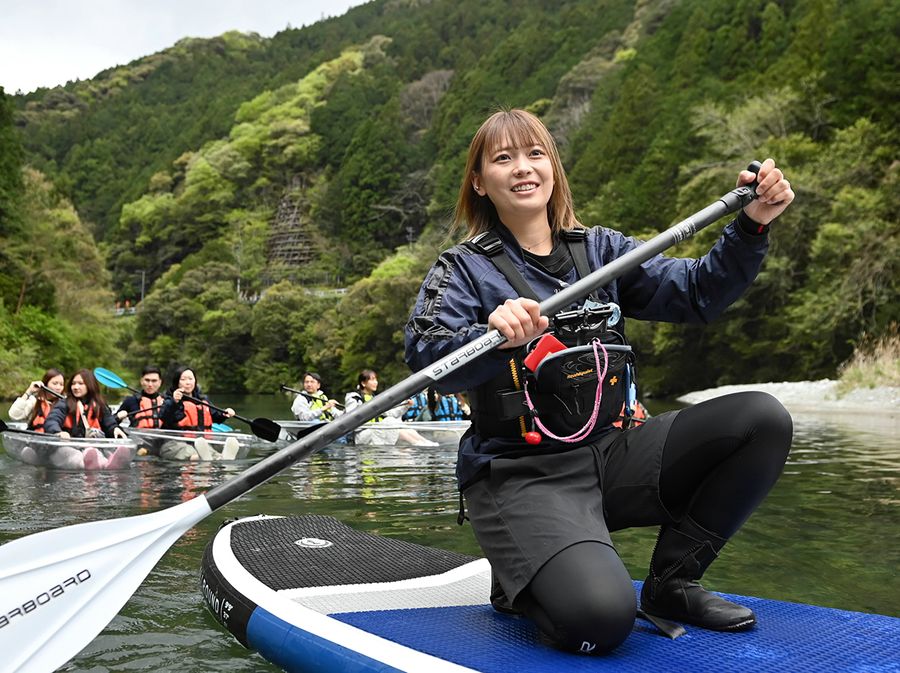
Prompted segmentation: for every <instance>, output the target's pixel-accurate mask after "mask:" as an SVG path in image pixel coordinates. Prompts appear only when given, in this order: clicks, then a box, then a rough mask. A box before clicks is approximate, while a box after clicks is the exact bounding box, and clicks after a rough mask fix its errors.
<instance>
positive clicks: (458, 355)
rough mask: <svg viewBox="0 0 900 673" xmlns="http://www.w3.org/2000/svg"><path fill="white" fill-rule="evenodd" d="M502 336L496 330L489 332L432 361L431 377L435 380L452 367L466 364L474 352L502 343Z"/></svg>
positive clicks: (450, 370)
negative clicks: (437, 360)
mask: <svg viewBox="0 0 900 673" xmlns="http://www.w3.org/2000/svg"><path fill="white" fill-rule="evenodd" d="M503 341H504V337H503V336H502V335H501V334H499V333H498V332H489V333H488V334H485V335H484V336H483V337H482V338H480V339H478V340H477V341H473V342H472V343H470V344H469V345H468V346H465V347H464V348H461V349H460V350H459V351H457V352H455V353H452V354H451V355H449V356H447V357H446V358H444V359H443V360H441V361H439V362H436V363H434V364H433V365H432V366H431V378H432V379H434V380H437V379H439V378H442V377H444V376H446V375H447V374H449V373H450V372H452V371H453V370H454V369H457V368H459V367H460V366H462V365H464V364H466V363H467V362H468V361H469V358H471V357H472V356H473V355H475V354H476V353H480V352H481V351H483V350H484V349H485V348H488V349H490V348H493V347H494V346H497V345H499V344H501V343H503Z"/></svg>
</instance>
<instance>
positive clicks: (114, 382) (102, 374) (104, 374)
mask: <svg viewBox="0 0 900 673" xmlns="http://www.w3.org/2000/svg"><path fill="white" fill-rule="evenodd" d="M94 378H96V379H97V380H98V381H99V382H100V383H102V384H103V385H105V386H106V387H107V388H125V389H126V390H130V391H131V392H133V393H134V394H136V395H140V394H141V391H140V390H138V389H137V388H132V387H131V386H129V385H128V384H127V383H125V380H124V379H122V377H121V376H119V375H118V374H116V373H115V372H112V371H110V370H108V369H104V368H103V367H96V368H95V369H94ZM153 408H156V407H155V406H154V407H153ZM141 411H146V409H139V410H138V411H132V412H130V413H129V414H128V415H129V416H132V415H134V414H139V413H141ZM212 429H213V431H214V432H232V431H233V430H234V428H232V427H231V426H230V425H225V424H224V423H213V424H212Z"/></svg>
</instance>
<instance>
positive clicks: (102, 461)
mask: <svg viewBox="0 0 900 673" xmlns="http://www.w3.org/2000/svg"><path fill="white" fill-rule="evenodd" d="M66 394H67V395H66V399H64V400H60V401H59V402H57V403H56V405H55V406H54V407H53V409H51V411H50V414H49V415H48V416H47V420H46V421H45V422H44V432H46V433H47V434H58V435H59V436H60V437H118V438H121V439H125V438H126V437H127V435H126V434H125V432H124V431H123V430H122V429H121V428H120V427H119V426H118V423H117V422H116V417H115V416H113V414H112V412H111V411H110V410H109V406H108V405H107V404H106V400H105V399H104V398H103V395H101V394H100V384H98V383H97V379H96V378H94V373H93V372H92V371H91V370H90V369H81V370H79V371H77V372H76V373H75V374H73V375H72V378H70V379H69V382H68V383H67V384H66ZM51 461H52V462H53V464H54V465H56V466H57V467H62V468H68V469H80V468H82V467H83V468H84V469H86V470H101V469H119V468H122V467H125V465H127V464H128V463H129V462H131V449H130V447H127V446H120V447H119V448H118V449H116V451H115V453H113V455H112V456H110V457H109V458H107V457H106V456H104V455H103V453H102V452H100V451H99V450H98V449H96V448H95V447H92V446H91V447H88V448H86V449H85V450H84V452H83V453H82V452H81V451H79V450H78V449H76V448H74V447H60V448H59V449H57V451H56V454H55V455H54V456H53V457H52V458H51Z"/></svg>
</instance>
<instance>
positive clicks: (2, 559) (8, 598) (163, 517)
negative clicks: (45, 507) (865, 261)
mask: <svg viewBox="0 0 900 673" xmlns="http://www.w3.org/2000/svg"><path fill="white" fill-rule="evenodd" d="M211 511H212V510H211V509H210V507H209V503H208V502H207V501H206V498H205V497H203V496H200V497H198V498H194V499H193V500H189V501H188V502H185V503H182V504H180V505H176V506H175V507H170V508H168V509H165V510H162V511H160V512H154V513H152V514H142V515H140V516H132V517H125V518H122V519H113V520H110V521H94V522H91V523H83V524H77V525H74V526H66V527H65V528H57V529H55V530H48V531H45V532H43V533H35V534H34V535H29V536H27V537H24V538H20V539H18V540H13V541H12V542H8V543H6V544H5V545H3V546H2V547H0V652H2V653H3V654H2V658H3V660H4V661H3V664H2V665H0V667H2V669H3V671H7V672H9V673H49V672H50V671H54V670H56V669H57V668H59V667H60V666H62V665H63V664H65V663H66V662H67V661H68V660H69V659H71V658H72V657H73V656H75V655H76V654H78V653H79V652H80V651H81V650H82V649H84V647H85V646H86V645H88V643H90V642H91V641H92V640H93V639H94V637H95V636H96V635H97V634H98V633H100V631H102V630H103V628H104V627H105V626H106V625H107V624H109V622H110V621H112V618H113V617H115V616H116V614H117V613H118V612H119V610H120V609H121V607H122V606H123V605H125V603H126V602H127V601H128V599H129V598H131V596H132V594H133V593H134V592H135V591H136V590H137V588H138V587H139V586H140V585H141V583H142V582H143V581H144V578H146V577H147V575H148V574H149V573H150V571H151V570H152V569H153V566H155V565H156V562H157V561H159V559H160V558H161V557H162V555H163V554H165V553H166V551H167V550H168V549H169V547H171V546H172V544H174V543H175V541H176V540H177V539H178V538H179V537H181V535H182V534H183V533H185V532H186V531H187V530H188V529H190V528H191V526H193V525H194V524H196V523H197V522H198V521H201V520H203V519H204V518H205V517H206V516H208V515H209V514H210V512H211Z"/></svg>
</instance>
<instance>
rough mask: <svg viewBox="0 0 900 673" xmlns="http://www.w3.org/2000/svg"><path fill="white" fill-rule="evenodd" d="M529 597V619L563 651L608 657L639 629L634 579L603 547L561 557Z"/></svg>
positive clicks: (590, 545)
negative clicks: (604, 654) (608, 654)
mask: <svg viewBox="0 0 900 673" xmlns="http://www.w3.org/2000/svg"><path fill="white" fill-rule="evenodd" d="M560 557H562V558H560ZM527 592H528V594H529V597H530V598H531V599H532V600H533V602H532V603H531V604H530V605H529V604H527V603H526V605H525V606H523V607H524V609H525V612H526V614H528V615H529V616H531V617H532V619H534V621H535V622H536V623H537V625H538V627H539V628H540V629H541V630H542V631H543V632H544V635H545V636H546V637H547V638H548V639H549V640H550V641H551V642H552V643H553V645H555V646H556V647H559V648H560V649H564V650H568V651H572V652H581V653H584V654H602V653H604V652H609V651H610V650H612V649H614V648H615V647H617V646H618V645H620V644H621V643H622V642H623V641H624V640H625V639H626V638H627V637H628V634H629V633H631V630H632V628H633V627H634V619H635V614H636V612H637V601H636V598H635V592H634V586H633V584H632V582H631V577H630V576H629V575H628V572H627V570H626V569H625V566H624V565H623V564H622V562H621V560H620V559H619V557H618V555H617V554H616V552H615V550H614V549H612V548H611V547H608V546H606V545H604V544H602V543H599V542H583V543H580V544H577V545H573V546H572V547H569V549H567V550H564V551H563V552H560V554H558V555H557V556H556V557H554V558H553V559H551V561H549V562H548V563H547V565H546V566H545V567H544V568H542V569H541V572H539V573H538V575H536V576H535V579H534V580H533V581H532V583H531V584H530V585H529V588H528V590H527Z"/></svg>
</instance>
